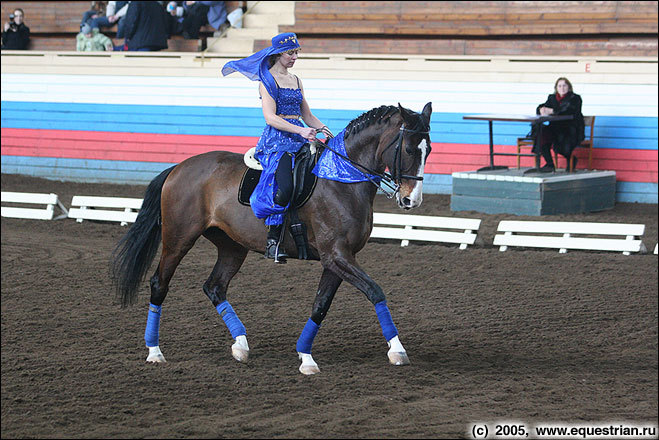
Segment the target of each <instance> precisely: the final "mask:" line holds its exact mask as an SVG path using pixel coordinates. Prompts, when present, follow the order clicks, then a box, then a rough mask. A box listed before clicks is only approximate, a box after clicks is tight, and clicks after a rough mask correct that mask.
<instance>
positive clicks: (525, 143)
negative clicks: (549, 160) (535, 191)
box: [517, 116, 595, 170]
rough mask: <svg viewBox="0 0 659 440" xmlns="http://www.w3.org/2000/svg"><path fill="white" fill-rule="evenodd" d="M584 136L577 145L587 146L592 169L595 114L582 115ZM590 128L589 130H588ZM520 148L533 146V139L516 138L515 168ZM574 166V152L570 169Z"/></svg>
mask: <svg viewBox="0 0 659 440" xmlns="http://www.w3.org/2000/svg"><path fill="white" fill-rule="evenodd" d="M583 122H584V126H585V127H586V138H585V139H584V140H583V141H581V143H580V144H579V145H577V147H583V148H588V169H589V170H592V169H593V133H594V132H595V116H584V117H583ZM588 128H590V130H588ZM522 148H533V139H531V138H530V137H521V138H517V168H520V157H521V156H520V155H521V149H522ZM554 163H555V164H556V165H558V153H556V152H554ZM573 168H574V154H572V156H570V169H571V170H572V169H573Z"/></svg>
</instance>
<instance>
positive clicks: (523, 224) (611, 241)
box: [493, 220, 647, 255]
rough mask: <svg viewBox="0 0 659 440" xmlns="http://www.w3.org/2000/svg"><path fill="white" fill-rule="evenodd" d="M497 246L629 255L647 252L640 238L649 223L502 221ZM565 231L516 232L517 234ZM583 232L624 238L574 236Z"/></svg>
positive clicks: (496, 239)
mask: <svg viewBox="0 0 659 440" xmlns="http://www.w3.org/2000/svg"><path fill="white" fill-rule="evenodd" d="M497 232H503V234H497V235H495V236H494V243H493V244H494V246H500V248H499V250H500V251H502V252H503V251H505V250H507V249H508V246H521V247H542V248H556V249H559V252H560V253H566V252H567V250H568V249H581V250H597V251H617V252H622V253H623V254H625V255H629V254H630V252H643V253H644V252H646V251H647V250H646V248H645V245H644V244H643V242H642V241H641V240H640V239H638V238H637V237H640V236H641V235H643V233H644V232H645V225H640V224H624V223H578V222H540V221H537V222H536V221H511V220H503V221H501V222H499V227H498V228H497ZM519 233H523V234H561V235H562V236H548V235H515V234H519ZM574 234H580V235H609V236H611V235H613V236H620V237H624V239H622V238H597V237H573V235H574Z"/></svg>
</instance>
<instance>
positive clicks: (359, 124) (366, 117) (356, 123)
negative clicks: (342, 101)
mask: <svg viewBox="0 0 659 440" xmlns="http://www.w3.org/2000/svg"><path fill="white" fill-rule="evenodd" d="M397 112H398V107H396V106H393V105H382V106H380V107H376V108H374V109H371V110H369V111H367V112H366V113H363V114H361V115H360V116H358V117H356V118H355V119H353V120H352V121H350V123H349V124H348V126H347V127H346V134H345V137H346V138H348V137H349V136H352V135H354V134H357V133H359V132H360V131H362V130H363V129H365V128H366V127H370V126H371V125H373V124H374V123H376V122H377V123H381V122H388V121H389V118H390V117H391V116H393V115H394V114H395V113H397Z"/></svg>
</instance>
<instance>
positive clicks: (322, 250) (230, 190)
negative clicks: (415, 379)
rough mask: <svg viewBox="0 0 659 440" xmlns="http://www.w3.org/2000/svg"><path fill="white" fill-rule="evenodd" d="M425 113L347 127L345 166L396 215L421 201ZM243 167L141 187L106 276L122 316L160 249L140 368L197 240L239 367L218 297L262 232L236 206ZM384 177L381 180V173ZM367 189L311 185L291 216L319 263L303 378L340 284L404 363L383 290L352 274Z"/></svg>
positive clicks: (366, 220)
mask: <svg viewBox="0 0 659 440" xmlns="http://www.w3.org/2000/svg"><path fill="white" fill-rule="evenodd" d="M431 113H432V106H431V103H430V102H429V103H427V104H426V105H425V107H424V108H423V111H422V112H421V113H416V112H413V111H411V110H409V109H406V108H404V107H402V106H401V105H400V104H398V106H381V107H377V108H374V109H372V110H370V111H368V112H365V113H363V114H362V115H360V116H359V117H357V118H355V119H354V120H352V121H351V122H350V123H349V124H348V126H347V127H346V129H345V132H344V138H343V139H344V141H345V151H346V153H347V157H345V160H348V161H350V162H351V163H352V164H354V165H356V167H357V168H358V169H359V168H361V169H362V171H363V170H368V171H369V173H372V175H376V176H380V177H382V178H385V180H387V178H388V180H389V181H390V182H392V181H393V184H394V192H393V193H391V194H389V195H390V197H393V196H394V195H395V197H396V202H397V204H398V206H399V207H401V208H404V209H411V208H415V207H417V206H419V205H420V204H421V201H422V181H423V169H424V166H425V162H426V159H427V157H428V154H429V153H430V115H431ZM392 147H395V148H392ZM245 168H246V167H245V165H244V163H243V157H242V156H241V155H240V154H236V153H230V152H226V151H212V152H208V153H203V154H199V155H197V156H193V157H190V158H188V159H186V160H184V161H183V162H181V163H180V164H178V165H175V166H173V167H171V168H169V169H167V170H165V171H163V172H162V173H160V175H158V176H157V177H156V178H154V179H153V180H152V181H151V183H150V184H149V185H148V187H147V189H146V192H145V196H144V200H143V202H142V207H141V209H140V211H139V214H138V216H137V219H136V221H135V223H134V224H133V225H132V226H131V228H130V229H129V230H128V232H127V233H126V234H125V235H124V236H123V237H122V238H121V239H120V240H119V242H118V244H117V246H116V248H115V250H114V252H113V255H112V262H111V266H112V267H111V270H112V278H113V282H114V285H115V287H116V291H117V294H118V296H119V298H120V301H121V304H122V306H123V307H125V306H127V305H129V304H132V303H134V302H135V301H136V299H137V293H138V288H139V285H140V283H141V282H143V281H144V279H145V278H146V272H147V271H148V270H149V267H150V265H151V263H152V262H153V260H154V259H155V256H156V253H157V251H158V247H159V245H160V242H161V241H162V252H161V256H160V262H159V263H158V267H157V268H156V271H155V273H154V275H153V276H152V278H151V280H150V286H151V300H150V304H149V311H148V315H147V326H146V330H145V336H144V339H145V341H146V346H147V347H148V349H149V355H148V357H147V359H146V361H147V362H153V363H157V362H165V357H164V356H163V354H162V352H161V350H160V347H159V328H160V316H161V313H162V304H163V301H164V300H165V297H166V296H167V292H168V289H169V282H170V280H171V278H172V276H173V275H174V271H175V270H176V267H177V266H178V265H179V263H180V262H181V259H182V258H183V257H184V256H185V255H186V253H187V252H188V251H189V250H190V249H191V248H192V246H193V245H194V244H195V242H196V241H197V239H198V238H199V237H201V236H204V237H205V238H206V239H208V240H209V241H210V242H212V243H213V244H214V245H215V246H216V247H217V261H216V263H215V266H214V267H213V270H212V271H211V274H210V276H209V277H208V280H207V281H206V282H205V283H204V285H203V290H204V293H205V294H206V295H207V296H208V298H209V299H210V300H211V302H212V303H213V306H215V308H216V309H217V311H218V313H219V314H220V316H221V317H222V319H223V320H224V322H225V324H226V325H227V327H228V329H229V331H230V333H231V336H232V337H233V339H234V344H233V345H232V346H231V352H232V355H233V357H234V358H235V359H236V360H237V361H239V362H246V361H247V359H248V356H249V345H248V344H247V335H246V330H245V327H244V325H243V324H242V322H241V321H240V319H239V318H238V316H237V314H236V312H235V311H234V310H233V308H232V307H231V305H230V304H229V302H228V301H227V288H228V286H229V282H230V281H231V279H232V278H233V277H234V275H235V274H236V273H237V272H238V270H239V269H240V267H241V265H242V264H243V262H244V260H245V258H246V256H247V253H248V252H249V251H250V250H251V251H255V252H258V253H261V254H263V253H264V251H265V249H264V245H263V243H265V233H266V229H265V227H264V221H263V220H262V219H258V218H256V216H254V214H253V213H252V211H251V208H250V207H248V206H244V205H241V204H240V203H239V201H238V197H237V194H238V186H239V184H240V182H241V177H242V176H243V173H244V172H245ZM386 168H388V169H389V170H390V173H387V172H385V169H386ZM372 183H374V182H373V181H372V179H371V182H369V181H364V182H360V183H342V182H338V181H334V180H327V179H318V182H317V184H316V188H315V190H314V193H313V194H312V196H311V197H310V198H309V200H308V201H307V202H306V204H305V205H304V206H302V207H301V208H300V209H299V211H298V215H299V217H300V219H301V220H302V221H303V222H304V223H305V224H306V226H307V230H308V241H309V250H310V252H309V255H310V259H315V260H320V262H321V264H322V266H323V273H322V275H321V277H320V282H319V285H318V292H317V295H316V298H315V301H314V304H313V308H312V311H311V317H310V318H309V319H308V321H307V323H306V325H305V326H304V328H303V330H302V333H301V335H300V338H299V339H298V342H297V346H296V348H297V352H298V357H299V359H300V360H301V365H300V368H299V370H300V372H301V373H303V374H315V373H318V372H320V369H319V368H318V365H317V364H316V362H315V361H314V360H313V357H312V356H311V345H312V343H313V340H314V338H315V336H316V333H317V332H318V329H319V327H320V324H321V322H322V320H323V318H324V317H325V315H326V314H327V312H328V310H329V307H330V305H331V303H332V300H333V298H334V294H335V293H336V291H337V289H338V288H339V285H340V284H341V282H343V281H347V282H348V283H350V284H352V285H353V286H355V287H356V288H357V289H358V290H360V291H361V292H363V293H364V294H365V295H366V297H367V298H368V300H369V301H370V302H371V303H372V304H373V305H374V306H375V311H376V314H377V317H378V320H379V322H380V325H381V328H382V333H383V335H384V336H385V339H386V341H387V344H388V346H389V351H388V353H387V355H388V358H389V361H390V363H392V364H394V365H407V364H409V358H408V356H407V353H406V351H405V349H404V348H403V345H402V343H401V342H400V340H399V338H398V330H397V329H396V326H395V325H394V323H393V320H392V317H391V313H390V312H389V309H388V307H387V302H386V300H385V295H384V293H383V291H382V289H381V288H380V286H378V284H377V283H376V282H375V281H373V280H372V279H371V278H370V277H369V276H368V275H367V274H366V273H365V272H364V271H363V270H362V269H361V268H360V266H359V265H358V263H357V261H356V257H355V256H356V254H357V253H358V252H359V251H360V250H361V249H362V248H363V247H364V246H365V245H366V242H367V241H368V238H369V236H370V234H371V230H372V228H373V200H374V198H375V195H376V192H377V190H378V185H377V184H375V185H372ZM380 189H381V188H380ZM328 213H332V214H331V215H328ZM289 238H290V236H289ZM282 245H283V246H285V249H284V250H285V252H286V253H287V254H288V255H289V257H293V258H295V257H296V256H297V254H298V250H297V247H296V246H295V244H294V243H293V240H291V239H289V240H284V242H283V244H282Z"/></svg>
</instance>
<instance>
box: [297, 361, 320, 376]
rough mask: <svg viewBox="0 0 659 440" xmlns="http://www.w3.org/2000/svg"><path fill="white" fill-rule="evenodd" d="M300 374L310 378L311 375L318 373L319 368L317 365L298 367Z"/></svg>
mask: <svg viewBox="0 0 659 440" xmlns="http://www.w3.org/2000/svg"><path fill="white" fill-rule="evenodd" d="M300 373H302V374H304V375H305V376H311V375H312V374H317V373H320V368H318V365H304V364H303V365H300Z"/></svg>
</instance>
